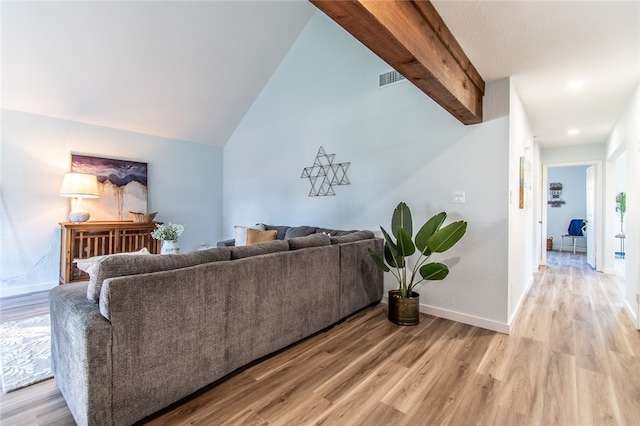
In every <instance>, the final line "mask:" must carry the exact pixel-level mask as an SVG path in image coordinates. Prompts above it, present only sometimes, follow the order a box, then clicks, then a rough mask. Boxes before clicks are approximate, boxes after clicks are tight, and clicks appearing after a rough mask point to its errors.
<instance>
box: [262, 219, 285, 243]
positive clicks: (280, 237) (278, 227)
mask: <svg viewBox="0 0 640 426" xmlns="http://www.w3.org/2000/svg"><path fill="white" fill-rule="evenodd" d="M261 225H263V226H264V229H265V230H266V231H273V230H276V231H278V235H276V239H277V240H284V236H285V234H286V233H287V229H289V228H291V227H290V226H287V225H267V224H264V223H262V224H261Z"/></svg>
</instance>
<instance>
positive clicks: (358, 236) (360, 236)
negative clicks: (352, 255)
mask: <svg viewBox="0 0 640 426" xmlns="http://www.w3.org/2000/svg"><path fill="white" fill-rule="evenodd" d="M371 238H374V235H373V232H371V231H357V232H352V233H350V234H347V235H340V236H337V237H331V244H342V243H352V242H354V241H360V240H370V239H371Z"/></svg>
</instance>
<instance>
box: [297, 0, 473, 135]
mask: <svg viewBox="0 0 640 426" xmlns="http://www.w3.org/2000/svg"><path fill="white" fill-rule="evenodd" d="M309 1H310V2H311V3H313V4H314V5H315V6H316V7H317V8H318V9H320V10H321V11H323V12H324V13H325V14H326V15H327V16H329V17H330V18H331V19H333V20H334V21H335V22H337V23H338V24H339V25H340V26H341V27H343V28H344V29H345V30H347V31H348V32H349V33H351V35H353V36H354V37H355V38H357V39H358V40H360V42H361V43H362V44H364V45H365V46H367V47H368V48H369V49H370V50H371V51H372V52H374V53H375V54H376V55H378V56H379V57H380V58H381V59H382V60H384V61H385V62H387V63H388V64H389V65H390V66H392V67H393V68H394V69H395V70H396V71H398V72H399V73H401V74H402V75H404V76H405V77H406V78H407V79H408V80H409V81H411V82H412V83H413V84H414V85H416V86H417V87H418V88H419V89H420V90H422V91H423V92H424V93H426V94H427V95H429V96H430V97H431V98H432V99H433V100H434V101H436V102H437V103H438V104H439V105H440V106H442V107H443V108H444V109H446V110H447V111H449V113H451V114H452V115H453V116H454V117H456V118H457V119H458V120H460V121H461V122H462V123H464V124H477V123H481V122H482V96H483V95H484V80H483V79H482V77H481V76H480V74H479V73H478V71H477V70H476V69H475V68H474V66H473V64H472V63H471V62H470V61H469V58H467V56H466V55H465V53H464V51H463V50H462V48H461V47H460V45H459V44H458V42H457V41H456V39H455V38H454V37H453V35H452V34H451V31H449V29H448V28H447V26H446V24H445V23H444V21H443V20H442V18H441V17H440V15H439V14H438V12H437V11H436V9H435V8H434V7H433V5H432V4H431V2H430V1H428V0H411V1H407V0H404V1H403V0H385V1H379V0H378V1H375V0H373V1H372V0H309Z"/></svg>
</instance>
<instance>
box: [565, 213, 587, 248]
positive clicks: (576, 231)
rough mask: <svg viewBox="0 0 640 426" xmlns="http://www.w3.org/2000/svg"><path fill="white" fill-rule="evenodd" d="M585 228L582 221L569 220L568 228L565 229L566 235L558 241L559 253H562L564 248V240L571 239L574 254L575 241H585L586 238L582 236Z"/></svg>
mask: <svg viewBox="0 0 640 426" xmlns="http://www.w3.org/2000/svg"><path fill="white" fill-rule="evenodd" d="M586 227H587V223H586V222H585V220H584V219H571V222H569V228H568V229H567V233H566V234H564V235H562V239H561V240H560V252H561V253H562V249H563V247H564V239H565V238H572V239H573V254H576V241H577V240H578V239H581V238H582V239H583V240H586V236H585V235H584V231H585V228H586Z"/></svg>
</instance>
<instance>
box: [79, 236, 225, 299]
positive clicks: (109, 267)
mask: <svg viewBox="0 0 640 426" xmlns="http://www.w3.org/2000/svg"><path fill="white" fill-rule="evenodd" d="M229 259H231V251H230V249H228V248H212V249H208V250H200V251H194V252H192V253H186V254H169V255H142V254H135V255H131V256H119V255H111V256H107V257H105V258H104V259H102V260H100V261H99V262H98V264H97V265H96V268H95V273H94V274H93V275H92V276H91V279H90V280H89V286H88V287H87V298H88V299H89V300H91V301H92V302H94V303H98V301H99V300H100V290H101V289H102V282H103V281H104V280H106V279H107V278H112V277H122V276H125V275H137V274H145V273H149V272H158V271H169V270H172V269H179V268H185V267H187V266H193V265H198V264H201V263H209V262H217V261H222V260H229Z"/></svg>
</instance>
